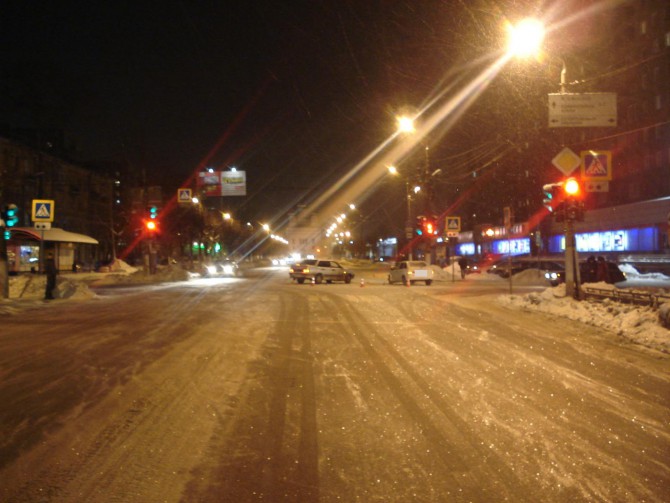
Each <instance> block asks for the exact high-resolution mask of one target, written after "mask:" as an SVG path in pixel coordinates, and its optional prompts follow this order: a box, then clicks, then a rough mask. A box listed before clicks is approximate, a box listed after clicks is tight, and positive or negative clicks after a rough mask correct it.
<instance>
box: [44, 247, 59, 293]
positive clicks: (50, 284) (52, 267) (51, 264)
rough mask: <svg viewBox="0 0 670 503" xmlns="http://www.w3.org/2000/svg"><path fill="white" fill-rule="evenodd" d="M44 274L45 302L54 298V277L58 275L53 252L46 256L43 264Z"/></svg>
mask: <svg viewBox="0 0 670 503" xmlns="http://www.w3.org/2000/svg"><path fill="white" fill-rule="evenodd" d="M44 272H45V273H46V275H47V287H46V290H45V292H44V298H45V299H46V300H51V299H53V298H54V290H55V288H56V275H57V274H58V268H57V267H56V260H54V254H53V252H49V253H48V254H47V259H46V261H45V262H44Z"/></svg>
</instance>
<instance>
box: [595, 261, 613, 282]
mask: <svg viewBox="0 0 670 503" xmlns="http://www.w3.org/2000/svg"><path fill="white" fill-rule="evenodd" d="M597 274H598V277H597V278H596V279H597V281H598V282H600V281H604V282H605V283H609V282H610V277H609V276H610V272H609V269H608V268H607V262H606V261H605V259H604V258H603V257H598V272H597Z"/></svg>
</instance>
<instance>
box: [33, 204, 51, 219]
mask: <svg viewBox="0 0 670 503" xmlns="http://www.w3.org/2000/svg"><path fill="white" fill-rule="evenodd" d="M54 206H55V205H54V200H53V199H33V214H32V219H33V222H53V221H54Z"/></svg>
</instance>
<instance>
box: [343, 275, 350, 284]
mask: <svg viewBox="0 0 670 503" xmlns="http://www.w3.org/2000/svg"><path fill="white" fill-rule="evenodd" d="M344 282H345V283H346V284H347V285H348V284H349V283H351V274H345V275H344Z"/></svg>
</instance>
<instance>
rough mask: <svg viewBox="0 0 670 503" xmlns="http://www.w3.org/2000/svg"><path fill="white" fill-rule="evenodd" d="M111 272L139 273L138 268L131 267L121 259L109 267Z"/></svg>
mask: <svg viewBox="0 0 670 503" xmlns="http://www.w3.org/2000/svg"><path fill="white" fill-rule="evenodd" d="M109 270H110V272H124V273H127V274H133V273H135V272H137V267H133V266H131V265H129V264H128V263H127V262H124V261H123V260H121V259H118V258H117V259H116V260H115V261H114V262H112V264H111V265H110V266H109Z"/></svg>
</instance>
